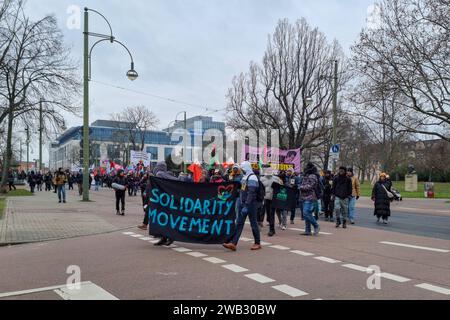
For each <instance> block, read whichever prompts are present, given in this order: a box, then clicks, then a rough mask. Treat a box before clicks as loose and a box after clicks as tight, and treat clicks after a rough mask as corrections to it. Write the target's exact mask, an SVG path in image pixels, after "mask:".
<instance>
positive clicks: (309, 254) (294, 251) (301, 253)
mask: <svg viewBox="0 0 450 320" xmlns="http://www.w3.org/2000/svg"><path fill="white" fill-rule="evenodd" d="M291 252H292V253H295V254H298V255H301V256H304V257H310V256H313V255H314V253H309V252H305V251H300V250H292V251H291Z"/></svg>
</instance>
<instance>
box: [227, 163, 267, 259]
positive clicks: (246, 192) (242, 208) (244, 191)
mask: <svg viewBox="0 0 450 320" xmlns="http://www.w3.org/2000/svg"><path fill="white" fill-rule="evenodd" d="M241 169H242V170H243V172H244V174H245V175H244V177H243V178H242V182H241V185H242V186H241V192H240V197H239V200H238V217H237V223H236V229H235V231H234V234H233V236H232V237H231V241H230V242H228V243H224V244H223V246H224V247H225V248H226V249H228V250H231V251H236V249H237V245H238V242H239V238H240V237H241V234H242V231H243V229H244V225H245V221H246V220H247V216H248V217H249V219H250V225H251V227H252V233H253V237H254V239H255V243H254V245H253V246H252V247H251V250H260V249H261V248H262V247H261V235H260V231H259V227H258V220H257V206H258V202H262V201H264V196H265V188H264V186H263V185H262V183H261V182H260V181H259V179H258V177H257V176H256V175H255V173H254V172H253V169H252V165H251V164H250V162H248V161H245V162H243V163H242V165H241Z"/></svg>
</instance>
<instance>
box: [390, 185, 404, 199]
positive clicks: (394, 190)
mask: <svg viewBox="0 0 450 320" xmlns="http://www.w3.org/2000/svg"><path fill="white" fill-rule="evenodd" d="M391 192H392V193H393V194H394V196H395V200H397V201H403V197H402V194H401V193H400V192H399V191H398V190H396V189H394V188H391Z"/></svg>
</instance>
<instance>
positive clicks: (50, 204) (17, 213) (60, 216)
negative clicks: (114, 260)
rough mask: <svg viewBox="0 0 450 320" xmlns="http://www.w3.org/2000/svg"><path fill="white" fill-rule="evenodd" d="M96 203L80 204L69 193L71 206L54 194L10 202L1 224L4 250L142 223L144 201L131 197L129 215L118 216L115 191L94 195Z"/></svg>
mask: <svg viewBox="0 0 450 320" xmlns="http://www.w3.org/2000/svg"><path fill="white" fill-rule="evenodd" d="M91 199H92V200H93V202H89V203H84V202H82V201H80V197H79V196H78V194H77V192H76V191H70V192H68V203H66V204H59V203H58V201H57V198H56V195H55V194H54V193H53V192H38V193H36V195H34V196H31V197H10V198H8V199H7V208H6V210H5V215H4V217H3V219H2V220H0V246H2V245H9V244H21V243H29V242H39V241H48V240H58V239H66V238H73V237H80V236H88V235H95V234H103V233H109V232H114V231H118V230H123V229H127V228H130V227H136V225H137V224H138V223H139V222H140V221H141V220H142V217H143V211H142V209H141V198H140V197H139V196H138V197H132V198H129V197H128V196H127V199H126V200H127V215H126V216H125V217H122V216H116V215H115V213H114V212H115V211H114V205H115V203H114V201H115V199H114V193H113V192H112V191H111V190H102V191H99V192H94V191H92V192H91Z"/></svg>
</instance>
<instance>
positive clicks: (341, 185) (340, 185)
mask: <svg viewBox="0 0 450 320" xmlns="http://www.w3.org/2000/svg"><path fill="white" fill-rule="evenodd" d="M352 192H353V187H352V179H351V178H349V177H347V176H346V175H345V176H341V175H338V176H336V177H335V178H334V180H333V189H332V193H333V195H334V196H336V197H338V198H341V199H346V198H350V197H351V196H352Z"/></svg>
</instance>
